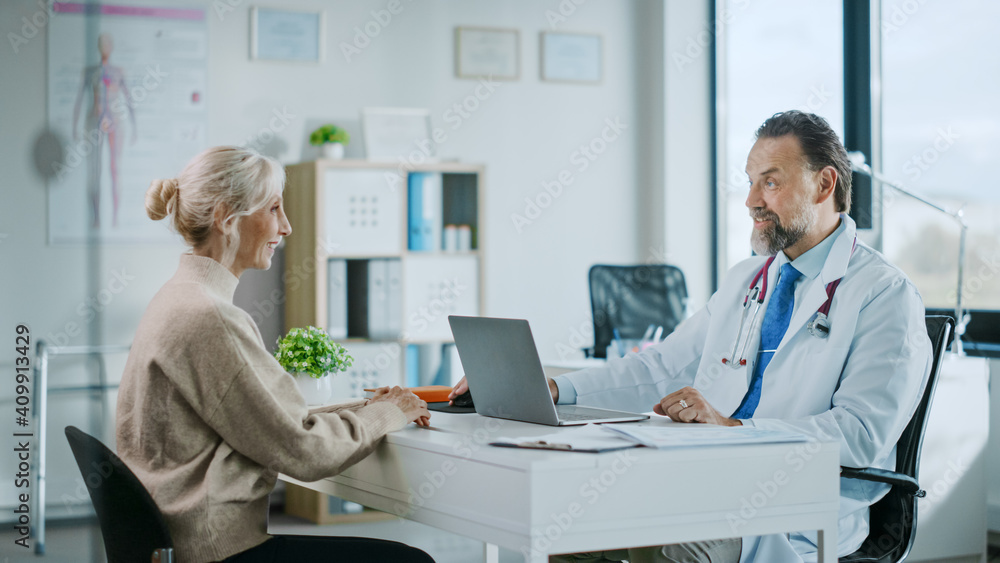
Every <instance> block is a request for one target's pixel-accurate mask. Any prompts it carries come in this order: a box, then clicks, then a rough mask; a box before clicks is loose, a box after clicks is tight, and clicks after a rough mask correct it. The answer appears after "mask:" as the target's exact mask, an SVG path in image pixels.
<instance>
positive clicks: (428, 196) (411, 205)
mask: <svg viewBox="0 0 1000 563" xmlns="http://www.w3.org/2000/svg"><path fill="white" fill-rule="evenodd" d="M407 186H408V190H407V219H408V224H409V229H408V231H407V232H408V235H407V240H408V244H407V246H408V248H409V249H410V250H440V249H441V230H442V224H441V221H442V219H441V213H442V208H441V195H442V194H441V174H438V173H434V172H411V173H410V175H409V177H408V178H407Z"/></svg>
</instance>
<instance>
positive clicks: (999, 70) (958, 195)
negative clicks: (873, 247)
mask: <svg viewBox="0 0 1000 563" xmlns="http://www.w3.org/2000/svg"><path fill="white" fill-rule="evenodd" d="M881 8H882V34H881V36H882V95H883V98H882V173H883V176H885V177H886V178H887V179H889V180H891V181H893V182H895V183H898V184H901V185H903V186H904V187H906V188H908V189H910V190H912V191H915V192H918V193H920V194H921V195H924V196H926V197H927V198H928V199H931V200H932V201H934V202H936V203H938V204H940V205H942V206H944V207H946V208H949V209H958V208H959V207H961V206H962V205H963V204H965V210H964V212H965V220H966V222H967V223H968V225H969V232H968V241H967V250H966V267H965V282H964V284H963V286H964V291H963V306H964V307H966V308H976V309H1000V189H998V188H997V180H996V176H995V174H993V173H992V172H994V167H995V162H996V157H997V155H998V154H1000V111H998V110H997V102H996V92H997V91H998V90H1000V58H998V57H997V56H996V53H998V52H1000V35H998V34H997V33H996V22H997V21H1000V3H998V2H979V1H974V0H962V1H960V2H947V3H941V2H918V1H915V0H883V1H882V5H881ZM883 198H884V199H883V207H884V210H885V212H884V215H883V235H882V240H883V250H884V252H885V254H886V257H888V258H889V260H891V261H892V262H893V263H895V264H896V265H898V266H899V267H900V268H902V269H903V270H904V271H905V272H906V273H907V275H908V276H910V278H911V279H912V280H913V282H914V283H915V284H916V285H917V288H918V289H919V290H920V293H921V295H922V296H923V298H924V303H925V305H926V306H927V307H940V308H954V306H955V297H956V292H957V291H956V290H957V282H958V247H959V227H958V225H957V223H956V222H955V220H953V219H951V218H949V217H948V216H946V215H944V214H943V213H940V212H939V211H935V210H934V209H932V208H930V207H928V206H926V205H924V204H922V203H919V202H917V201H914V200H912V199H910V198H908V197H906V196H903V195H900V194H898V193H895V192H892V191H891V190H883Z"/></svg>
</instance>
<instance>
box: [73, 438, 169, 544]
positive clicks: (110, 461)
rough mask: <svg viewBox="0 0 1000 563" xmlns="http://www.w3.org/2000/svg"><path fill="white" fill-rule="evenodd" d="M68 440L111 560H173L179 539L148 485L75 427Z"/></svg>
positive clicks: (111, 453)
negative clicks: (171, 532) (176, 539)
mask: <svg viewBox="0 0 1000 563" xmlns="http://www.w3.org/2000/svg"><path fill="white" fill-rule="evenodd" d="M66 439H67V440H69V446H70V448H72V450H73V457H75V458H76V464H77V466H79V467H80V474H81V475H83V482H84V483H86V485H87V491H89V492H90V500H91V502H93V503H94V510H95V511H96V512H97V520H98V521H99V522H100V524H101V535H103V536H104V550H105V551H106V552H107V556H108V562H109V563H119V562H127V563H133V562H137V561H139V562H141V561H152V562H153V563H173V561H174V549H173V546H174V542H173V540H171V539H170V530H168V529H167V524H166V522H164V520H163V516H162V515H161V514H160V509H159V508H158V507H157V506H156V503H155V502H154V501H153V497H151V496H150V495H149V492H147V491H146V488H145V487H143V486H142V483H141V482H140V481H139V479H138V478H137V477H136V476H135V474H134V473H132V471H131V470H130V469H129V468H128V466H126V465H125V462H123V461H122V460H121V459H120V458H119V457H118V456H117V455H115V453H114V452H112V451H111V450H109V449H108V448H107V447H105V445H104V444H102V443H101V442H100V441H99V440H98V439H97V438H94V437H93V436H91V435H89V434H87V433H85V432H83V431H81V430H80V429H79V428H76V427H75V426H67V427H66Z"/></svg>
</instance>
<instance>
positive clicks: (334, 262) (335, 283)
mask: <svg viewBox="0 0 1000 563" xmlns="http://www.w3.org/2000/svg"><path fill="white" fill-rule="evenodd" d="M326 288H327V293H326V331H327V332H328V333H329V334H330V337H331V338H338V339H342V338H347V260H343V259H337V258H331V259H330V260H328V261H327V263H326Z"/></svg>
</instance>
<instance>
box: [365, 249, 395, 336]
mask: <svg viewBox="0 0 1000 563" xmlns="http://www.w3.org/2000/svg"><path fill="white" fill-rule="evenodd" d="M387 262H388V261H387V260H369V261H368V334H369V336H370V337H371V338H384V339H391V338H392V337H391V336H390V335H389V327H388V326H387V323H388V320H389V311H388V309H389V292H388V286H389V282H388V279H387V277H388V264H387Z"/></svg>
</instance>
